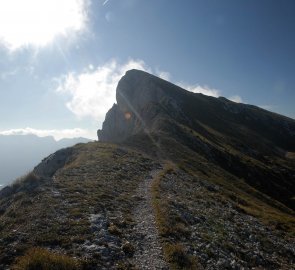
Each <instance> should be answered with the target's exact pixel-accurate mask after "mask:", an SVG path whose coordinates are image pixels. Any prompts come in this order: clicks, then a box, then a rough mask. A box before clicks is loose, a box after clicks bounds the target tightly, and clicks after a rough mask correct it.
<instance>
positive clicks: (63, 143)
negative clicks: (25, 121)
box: [0, 135, 90, 189]
mask: <svg viewBox="0 0 295 270" xmlns="http://www.w3.org/2000/svg"><path fill="white" fill-rule="evenodd" d="M89 141H90V140H88V139H85V138H73V139H61V140H59V141H56V140H55V139H54V138H53V137H51V136H48V137H38V136H36V135H0V185H2V186H0V189H1V188H2V187H3V186H5V185H7V184H9V183H11V182H12V181H13V180H15V179H16V178H17V177H20V176H22V175H24V174H26V173H28V172H29V171H31V170H32V169H33V168H34V167H35V166H36V165H37V164H38V163H40V162H41V160H42V159H43V158H45V157H46V156H48V155H49V154H51V153H53V152H55V151H56V150H58V149H60V148H64V147H69V146H73V145H75V144H77V143H85V142H89Z"/></svg>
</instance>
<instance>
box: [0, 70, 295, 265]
mask: <svg viewBox="0 0 295 270" xmlns="http://www.w3.org/2000/svg"><path fill="white" fill-rule="evenodd" d="M116 91H117V104H114V105H113V107H112V108H111V109H110V111H109V112H108V113H107V115H106V119H105V122H104V123H103V127H102V130H100V131H98V137H99V139H100V140H101V141H99V142H90V143H87V144H78V145H76V146H74V147H70V148H66V149H63V150H60V151H57V152H56V153H54V154H52V155H50V156H49V157H47V158H45V159H44V160H43V161H42V162H41V163H40V164H39V165H38V166H36V167H35V169H34V170H33V171H32V173H31V174H29V175H27V176H25V177H24V178H23V179H21V180H20V181H18V182H16V183H14V184H13V185H11V186H10V187H9V188H7V189H6V192H5V193H4V192H2V193H1V192H0V221H1V223H0V224H2V225H1V226H0V239H2V240H1V241H0V267H2V268H3V269H9V268H10V267H11V266H13V267H17V266H18V267H20V265H21V263H22V261H23V260H29V259H30V260H34V257H33V255H32V254H33V253H32V252H33V251H34V250H33V251H32V247H35V246H37V247H38V248H39V249H40V250H41V251H40V252H43V253H44V252H45V251H46V254H47V255H46V256H47V257H45V259H46V258H50V256H49V255H48V252H49V254H54V256H61V254H67V256H68V257H67V258H68V260H69V261H71V262H72V264H73V265H75V267H73V268H71V269H153V268H155V269H293V268H295V261H294V257H295V245H294V242H295V230H294V228H295V212H294V207H295V205H294V194H295V159H294V156H293V153H294V146H295V145H294V136H295V134H294V133H293V131H294V130H295V121H294V120H292V119H290V118H287V117H284V116H280V115H277V114H274V113H271V112H267V111H265V110H262V109H259V108H257V107H254V106H250V105H244V104H235V103H233V102H231V101H228V100H225V99H224V98H213V97H207V96H204V95H202V94H194V93H190V92H188V91H186V90H184V89H182V88H179V87H178V86H175V85H173V84H171V83H169V82H167V81H164V80H162V79H160V78H157V77H155V76H153V75H150V74H148V73H145V72H142V71H136V70H131V71H128V72H127V73H126V75H125V76H123V77H122V79H121V80H120V82H119V83H118V86H117V90H116ZM44 209H46V212H45V211H44ZM36 232H38V233H36ZM44 250H45V251H44ZM32 257H33V258H32ZM58 258H61V257H58ZM45 259H44V260H45ZM48 260H49V259H48ZM60 264H62V259H60ZM21 269H22V268H21ZM66 269H69V268H66Z"/></svg>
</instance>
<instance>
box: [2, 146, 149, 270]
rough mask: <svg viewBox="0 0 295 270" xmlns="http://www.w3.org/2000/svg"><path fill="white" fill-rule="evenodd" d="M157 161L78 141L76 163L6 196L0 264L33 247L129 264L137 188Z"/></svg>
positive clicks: (97, 262)
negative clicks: (98, 249)
mask: <svg viewBox="0 0 295 270" xmlns="http://www.w3.org/2000/svg"><path fill="white" fill-rule="evenodd" d="M153 165H154V162H153V161H152V160H150V159H148V158H146V157H144V156H143V155H142V154H140V153H137V152H134V151H130V150H124V149H122V148H119V147H118V146H115V145H111V144H102V143H88V144H85V145H77V146H76V147H74V157H73V159H72V162H70V163H68V164H66V166H65V167H64V168H63V169H61V170H59V171H58V172H57V173H56V174H55V175H54V178H53V180H47V181H40V185H38V186H37V187H35V188H34V189H33V190H32V189H31V190H29V191H26V190H20V191H18V192H16V193H15V194H13V195H12V196H9V197H4V198H1V200H0V208H1V209H2V210H1V215H0V224H1V227H0V239H1V241H0V254H1V255H0V265H1V264H8V265H9V264H11V263H12V262H13V261H14V260H15V258H16V257H18V256H20V255H22V254H23V253H24V252H25V251H26V250H27V249H28V248H29V247H31V246H40V247H46V248H50V249H53V250H57V251H58V252H61V253H63V252H66V253H68V254H69V255H70V256H75V257H78V258H79V259H81V260H82V261H83V263H84V264H85V265H87V266H88V267H90V266H91V265H95V267H97V266H100V267H101V266H108V267H111V266H113V265H125V264H126V265H129V256H130V254H129V252H132V248H133V247H132V237H131V236H130V235H131V234H130V231H132V224H133V217H132V215H131V211H132V208H133V206H134V205H136V203H137V200H138V198H136V197H134V192H135V190H136V187H137V185H138V183H139V181H140V180H141V179H142V178H144V177H145V176H146V175H147V174H148V173H149V172H150V170H151V168H152V166H153ZM24 181H29V180H28V179H23V180H21V181H20V182H24ZM20 185H22V184H20ZM97 215H98V216H97ZM91 217H96V221H95V222H96V224H92V222H91ZM95 226H97V227H95ZM99 226H100V227H99ZM99 228H100V230H101V232H102V235H101V236H100V235H98V233H99ZM36 232H37V233H36ZM98 239H99V241H100V243H98V242H95V241H96V240H98ZM129 243H131V244H129ZM91 244H95V245H97V246H99V247H100V248H101V249H103V251H104V253H103V254H106V256H105V257H103V256H102V255H101V254H99V253H98V252H96V251H93V250H92V249H91ZM109 245H110V246H109ZM124 245H125V246H124Z"/></svg>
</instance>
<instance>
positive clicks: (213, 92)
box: [176, 83, 220, 97]
mask: <svg viewBox="0 0 295 270" xmlns="http://www.w3.org/2000/svg"><path fill="white" fill-rule="evenodd" d="M176 84H177V85H179V86H180V87H182V88H184V89H185V90H188V91H190V92H193V93H201V94H204V95H206V96H212V97H219V96H220V91H219V90H218V89H214V88H211V87H209V86H207V85H204V86H201V85H198V84H195V85H190V84H186V83H176Z"/></svg>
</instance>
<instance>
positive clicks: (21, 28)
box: [0, 0, 87, 50]
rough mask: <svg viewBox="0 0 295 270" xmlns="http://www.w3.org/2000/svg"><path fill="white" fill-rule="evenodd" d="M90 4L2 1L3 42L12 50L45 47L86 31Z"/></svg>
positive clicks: (65, 0) (53, 0)
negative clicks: (60, 38) (87, 6)
mask: <svg viewBox="0 0 295 270" xmlns="http://www.w3.org/2000/svg"><path fill="white" fill-rule="evenodd" d="M86 2H87V0H25V1H23V0H0V42H1V43H2V45H4V46H6V47H7V48H8V49H10V50H16V49H19V48H21V47H26V46H34V47H43V46H46V45H47V44H49V43H50V42H52V41H53V40H54V38H55V37H57V36H67V35H69V34H72V33H73V32H79V31H81V30H83V29H84V28H85V24H86V20H87V16H86V4H87V3H86Z"/></svg>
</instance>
